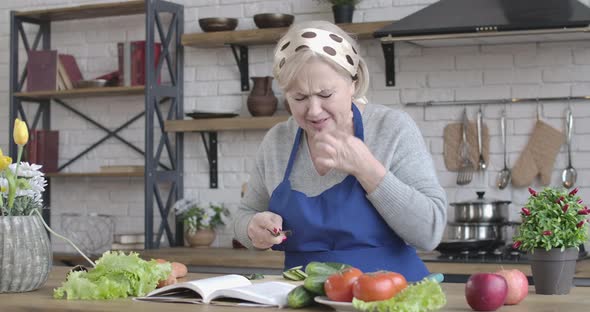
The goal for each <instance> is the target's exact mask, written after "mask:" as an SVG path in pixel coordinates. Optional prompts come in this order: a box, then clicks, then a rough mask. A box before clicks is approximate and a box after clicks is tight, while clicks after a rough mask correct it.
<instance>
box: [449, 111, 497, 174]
mask: <svg viewBox="0 0 590 312" xmlns="http://www.w3.org/2000/svg"><path fill="white" fill-rule="evenodd" d="M443 138H444V144H443V156H444V160H445V166H446V167H447V170H449V171H459V168H460V167H461V157H460V156H459V155H460V153H459V152H460V151H459V147H460V146H461V140H462V127H461V123H460V122H458V123H452V124H448V125H447V126H446V127H445V129H444V134H443ZM482 143H483V144H482V145H483V158H484V160H485V162H486V164H487V163H489V150H490V149H489V146H490V136H489V133H488V127H487V126H486V125H485V123H484V124H482ZM467 144H468V145H469V158H470V159H471V161H472V162H473V165H474V166H475V167H474V168H477V163H478V161H479V150H478V149H477V129H476V126H475V122H470V123H469V126H468V127H467Z"/></svg>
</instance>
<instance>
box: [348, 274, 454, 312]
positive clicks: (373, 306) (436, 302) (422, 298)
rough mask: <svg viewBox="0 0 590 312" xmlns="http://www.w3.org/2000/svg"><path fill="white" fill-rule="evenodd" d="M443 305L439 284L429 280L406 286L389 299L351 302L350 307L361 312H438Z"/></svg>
mask: <svg viewBox="0 0 590 312" xmlns="http://www.w3.org/2000/svg"><path fill="white" fill-rule="evenodd" d="M445 304H447V297H446V296H445V293H444V292H443V290H442V288H441V287H440V284H439V283H437V282H436V281H434V280H431V279H424V280H422V281H421V282H418V283H416V284H412V285H408V287H406V288H405V289H404V290H402V291H401V292H400V293H399V294H397V295H396V296H395V297H393V298H391V299H387V300H381V301H371V302H364V301H362V300H359V299H356V298H353V300H352V305H353V306H354V307H355V308H356V309H357V310H360V311H363V312H425V311H435V310H438V309H440V308H442V307H444V306H445Z"/></svg>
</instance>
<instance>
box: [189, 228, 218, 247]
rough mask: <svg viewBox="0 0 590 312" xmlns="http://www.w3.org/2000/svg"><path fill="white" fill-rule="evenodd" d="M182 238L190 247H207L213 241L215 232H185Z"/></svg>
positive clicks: (205, 230) (206, 230) (208, 230)
mask: <svg viewBox="0 0 590 312" xmlns="http://www.w3.org/2000/svg"><path fill="white" fill-rule="evenodd" d="M184 237H185V239H186V241H187V243H188V244H189V245H190V246H191V247H196V248H202V247H209V246H210V245H211V244H212V243H213V241H214V240H215V231H214V230H212V229H202V230H197V231H194V230H193V231H191V230H187V231H186V233H185V234H184Z"/></svg>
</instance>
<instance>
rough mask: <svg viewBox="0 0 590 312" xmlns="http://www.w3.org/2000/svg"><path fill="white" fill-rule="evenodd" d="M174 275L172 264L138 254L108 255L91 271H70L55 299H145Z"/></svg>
mask: <svg viewBox="0 0 590 312" xmlns="http://www.w3.org/2000/svg"><path fill="white" fill-rule="evenodd" d="M171 272H172V266H171V265H170V263H157V262H156V261H155V260H151V261H145V260H143V259H141V258H140V257H139V255H138V254H137V253H134V252H131V253H129V255H126V254H125V253H124V252H117V251H115V252H109V251H107V252H105V253H104V254H103V255H102V257H100V259H98V260H97V261H96V267H95V268H94V269H91V270H90V271H88V272H84V271H76V272H70V273H69V274H68V276H67V278H66V281H65V282H64V283H62V286H61V287H59V288H56V289H54V290H53V297H54V298H56V299H61V298H67V299H68V300H70V299H82V300H89V299H115V298H126V297H128V296H145V295H146V294H147V293H149V292H150V291H152V290H154V289H156V286H157V285H158V282H159V281H161V280H165V279H166V278H167V277H168V275H170V273H171Z"/></svg>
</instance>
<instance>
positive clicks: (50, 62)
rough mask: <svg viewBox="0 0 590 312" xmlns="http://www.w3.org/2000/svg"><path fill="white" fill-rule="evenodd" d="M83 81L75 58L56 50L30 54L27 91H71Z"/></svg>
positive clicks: (30, 52)
mask: <svg viewBox="0 0 590 312" xmlns="http://www.w3.org/2000/svg"><path fill="white" fill-rule="evenodd" d="M82 79H83V78H82V73H81V72H80V68H79V67H78V63H77V62H76V59H75V58H74V56H72V55H69V54H58V53H57V51H56V50H41V51H29V52H28V62H27V91H29V92H32V91H55V90H70V89H74V88H75V87H76V84H77V83H78V81H80V80H82Z"/></svg>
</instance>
